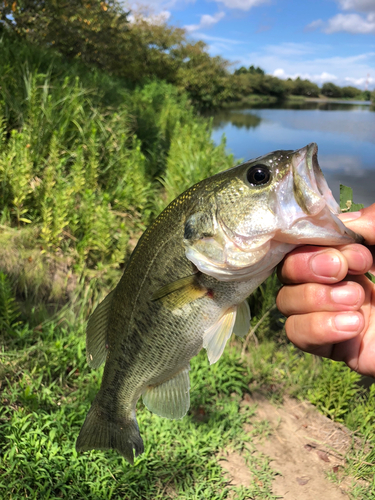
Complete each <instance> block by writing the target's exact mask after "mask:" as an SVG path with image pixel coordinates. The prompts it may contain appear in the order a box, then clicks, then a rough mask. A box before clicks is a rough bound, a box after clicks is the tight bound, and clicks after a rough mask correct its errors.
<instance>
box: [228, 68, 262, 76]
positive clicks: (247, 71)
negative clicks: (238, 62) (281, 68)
mask: <svg viewBox="0 0 375 500" xmlns="http://www.w3.org/2000/svg"><path fill="white" fill-rule="evenodd" d="M234 74H235V75H246V74H250V75H262V76H264V75H265V74H266V73H265V71H264V70H263V69H262V68H260V67H259V66H257V67H255V66H254V65H251V66H249V68H245V66H241V67H240V68H238V69H236V70H235V72H234Z"/></svg>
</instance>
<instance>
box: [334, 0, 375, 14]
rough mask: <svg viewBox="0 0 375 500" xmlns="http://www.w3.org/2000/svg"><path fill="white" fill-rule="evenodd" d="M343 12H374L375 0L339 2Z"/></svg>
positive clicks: (340, 0) (342, 0) (339, 0)
mask: <svg viewBox="0 0 375 500" xmlns="http://www.w3.org/2000/svg"><path fill="white" fill-rule="evenodd" d="M338 3H339V4H340V6H341V8H342V9H343V10H357V11H358V12H374V11H375V2H374V0H338Z"/></svg>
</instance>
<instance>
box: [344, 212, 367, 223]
mask: <svg viewBox="0 0 375 500" xmlns="http://www.w3.org/2000/svg"><path fill="white" fill-rule="evenodd" d="M361 215H362V212H346V213H344V214H340V219H341V220H342V222H349V221H351V220H355V219H359V218H360V217H361Z"/></svg>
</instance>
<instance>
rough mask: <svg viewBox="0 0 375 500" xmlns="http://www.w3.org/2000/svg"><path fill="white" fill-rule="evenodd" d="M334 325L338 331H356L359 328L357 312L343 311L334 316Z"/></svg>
mask: <svg viewBox="0 0 375 500" xmlns="http://www.w3.org/2000/svg"><path fill="white" fill-rule="evenodd" d="M334 321H335V326H336V328H337V330H338V331H339V332H356V331H357V330H358V328H359V323H360V318H359V316H358V314H353V313H344V314H337V315H336V316H335V319H334Z"/></svg>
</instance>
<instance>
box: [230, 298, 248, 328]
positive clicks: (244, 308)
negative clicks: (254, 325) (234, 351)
mask: <svg viewBox="0 0 375 500" xmlns="http://www.w3.org/2000/svg"><path fill="white" fill-rule="evenodd" d="M250 320H251V313H250V306H249V303H248V302H247V300H244V301H243V302H241V304H240V305H239V306H237V315H236V321H235V323H234V327H233V333H234V334H235V335H237V336H238V337H244V336H245V335H246V334H247V333H248V331H249V329H250Z"/></svg>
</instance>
